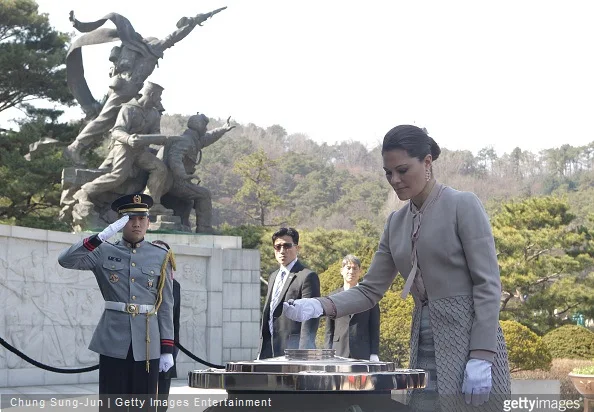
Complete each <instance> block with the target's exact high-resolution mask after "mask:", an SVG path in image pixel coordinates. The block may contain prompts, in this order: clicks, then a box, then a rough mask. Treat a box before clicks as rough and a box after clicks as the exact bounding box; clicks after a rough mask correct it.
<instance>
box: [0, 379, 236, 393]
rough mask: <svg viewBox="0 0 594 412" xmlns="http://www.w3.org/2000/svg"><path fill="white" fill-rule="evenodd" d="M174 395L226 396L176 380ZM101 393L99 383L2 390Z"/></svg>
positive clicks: (172, 389)
mask: <svg viewBox="0 0 594 412" xmlns="http://www.w3.org/2000/svg"><path fill="white" fill-rule="evenodd" d="M169 392H170V393H172V394H179V395H182V394H188V395H193V394H226V392H225V391H223V390H216V389H196V388H190V387H189V386H188V381H187V380H185V379H174V380H172V381H171V390H170V391H169ZM98 393H99V385H98V384H97V383H81V384H76V385H44V386H15V387H8V388H0V395H17V394H18V395H27V394H36V395H42V394H47V395H51V394H69V395H70V394H72V395H95V394H98Z"/></svg>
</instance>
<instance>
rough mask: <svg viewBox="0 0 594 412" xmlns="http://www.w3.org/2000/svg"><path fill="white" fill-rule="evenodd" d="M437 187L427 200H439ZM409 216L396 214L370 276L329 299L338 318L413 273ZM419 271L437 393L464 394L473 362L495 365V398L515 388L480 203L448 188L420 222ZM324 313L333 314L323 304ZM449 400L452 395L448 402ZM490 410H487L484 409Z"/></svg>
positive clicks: (413, 358)
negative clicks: (469, 364) (466, 371)
mask: <svg viewBox="0 0 594 412" xmlns="http://www.w3.org/2000/svg"><path fill="white" fill-rule="evenodd" d="M440 186H441V185H440V184H439V183H436V184H435V186H434V188H433V190H432V191H431V193H430V195H429V198H428V199H427V200H426V202H428V201H430V200H431V199H432V197H435V196H436V195H437V193H438V191H439V188H440ZM411 228H412V213H411V211H410V208H409V205H408V203H407V204H406V205H405V206H404V207H402V208H401V209H400V210H398V211H395V212H392V214H390V216H389V217H388V221H387V223H386V226H385V228H384V232H383V234H382V237H381V240H380V243H379V247H378V250H377V252H376V253H375V255H374V257H373V260H372V263H371V266H370V268H369V270H368V272H367V275H366V276H365V278H364V279H363V281H362V282H361V283H359V285H358V286H356V287H354V288H351V289H349V290H346V291H343V292H341V293H338V294H336V295H332V297H331V300H332V302H333V303H334V305H335V306H336V317H341V316H345V315H347V314H350V313H358V312H362V311H365V310H368V309H370V308H372V307H373V306H374V305H375V304H376V303H377V302H378V301H379V300H380V299H381V298H382V297H383V295H384V293H385V291H386V290H387V289H388V287H389V286H390V285H391V284H392V281H393V280H394V277H395V276H396V274H397V273H400V274H401V275H402V276H403V277H407V276H408V274H409V273H410V271H411V266H412V262H411V250H412V242H411ZM417 250H418V259H419V267H420V268H421V270H422V278H423V282H424V285H425V288H426V292H427V295H428V306H429V313H430V318H431V326H432V330H433V336H434V341H435V355H436V363H437V375H438V377H437V382H438V388H439V392H440V394H459V393H460V390H461V387H462V380H463V378H464V369H465V366H466V362H467V361H468V359H469V358H470V357H472V358H479V359H485V360H489V361H491V362H494V363H493V368H492V376H493V389H492V393H503V394H509V393H510V390H511V384H510V374H509V366H508V359H507V350H506V346H505V340H504V339H503V333H502V331H501V328H500V327H499V306H500V298H501V280H500V275H499V265H498V262H497V255H496V251H495V241H494V239H493V235H492V231H491V225H490V223H489V219H488V216H487V213H486V212H485V210H484V208H483V205H482V204H481V202H480V200H479V199H478V198H477V197H476V195H474V194H473V193H470V192H460V191H457V190H455V189H452V188H450V187H445V188H444V190H443V192H442V193H441V195H440V196H439V198H438V199H437V200H436V202H435V203H434V204H433V205H431V207H429V208H427V210H426V211H425V213H424V215H423V218H422V225H421V228H420V232H419V238H418V246H417ZM413 298H414V300H415V310H414V312H413V321H412V328H411V354H410V367H411V368H414V367H416V363H417V349H418V341H419V329H420V315H421V303H420V301H419V299H418V297H416V296H414V295H413ZM322 304H323V305H324V311H325V313H332V308H331V306H329V302H328V301H327V300H325V299H322ZM450 398H452V397H450ZM485 410H489V408H485Z"/></svg>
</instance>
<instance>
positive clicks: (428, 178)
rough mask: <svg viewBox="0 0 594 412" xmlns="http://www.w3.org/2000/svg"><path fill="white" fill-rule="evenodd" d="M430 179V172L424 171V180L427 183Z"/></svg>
mask: <svg viewBox="0 0 594 412" xmlns="http://www.w3.org/2000/svg"><path fill="white" fill-rule="evenodd" d="M430 179H431V171H430V170H429V169H427V170H425V180H427V181H429V180H430Z"/></svg>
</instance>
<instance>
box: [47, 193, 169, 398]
mask: <svg viewBox="0 0 594 412" xmlns="http://www.w3.org/2000/svg"><path fill="white" fill-rule="evenodd" d="M141 196H142V197H148V196H146V195H137V196H136V197H137V198H140V197H141ZM120 199H121V198H120ZM116 202H117V201H116ZM114 203H115V202H114ZM120 203H121V202H120ZM151 204H152V201H151ZM135 206H136V208H135V209H134V210H136V212H138V210H141V211H142V210H143V209H144V210H145V211H147V210H148V208H147V207H146V205H144V206H145V207H144V208H143V207H142V206H140V207H139V205H135ZM112 208H113V206H112ZM130 210H132V209H130ZM136 212H133V213H130V214H143V213H142V212H140V213H136ZM120 213H121V210H120ZM144 213H146V212H144ZM146 214H148V213H146ZM166 258H167V251H166V250H164V249H162V248H161V247H159V246H156V245H153V244H152V243H150V242H147V241H145V240H141V241H140V242H138V243H135V244H133V243H130V242H128V241H126V240H125V239H122V240H118V241H116V242H115V243H109V242H103V241H101V239H100V238H99V237H98V235H93V236H91V237H88V238H86V239H84V240H81V241H80V242H77V243H75V244H74V245H72V246H71V247H70V248H69V249H67V250H65V251H64V252H62V253H61V254H60V256H59V258H58V262H59V263H60V265H61V266H63V267H65V268H68V269H77V270H91V271H92V272H93V273H94V275H95V278H96V279H97V284H98V285H99V289H100V291H101V294H102V296H103V299H105V310H104V312H103V314H102V316H101V319H100V320H99V324H98V325H97V328H96V329H95V333H94V334H93V338H92V340H91V343H90V345H89V349H90V350H92V351H94V352H97V353H99V354H100V355H101V356H100V361H99V375H100V378H99V380H100V383H99V393H100V394H105V393H108V394H109V393H111V394H114V393H118V394H134V393H139V394H152V393H156V387H157V379H158V374H159V357H160V355H161V354H162V353H173V348H174V341H173V338H174V329H173V280H172V275H171V273H172V272H171V271H172V268H171V266H170V265H169V264H167V265H166V269H165V270H166V276H165V279H164V285H163V286H162V292H161V296H162V300H161V303H160V305H159V308H158V310H157V311H156V313H155V303H156V302H157V301H158V294H159V281H160V276H161V267H162V265H163V263H164V261H165V259H166ZM147 318H148V322H147ZM147 340H148V344H147ZM147 354H148V356H147ZM147 360H148V361H149V362H146V361H147ZM132 369H133V370H134V372H131V370H132ZM147 369H148V370H147ZM126 374H128V375H130V374H131V375H132V376H126ZM130 382H132V383H130ZM153 388H154V391H153Z"/></svg>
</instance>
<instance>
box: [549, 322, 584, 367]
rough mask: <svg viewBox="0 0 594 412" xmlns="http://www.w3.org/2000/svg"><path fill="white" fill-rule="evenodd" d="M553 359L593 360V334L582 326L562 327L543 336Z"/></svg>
mask: <svg viewBox="0 0 594 412" xmlns="http://www.w3.org/2000/svg"><path fill="white" fill-rule="evenodd" d="M542 339H543V342H544V343H545V344H546V345H547V347H548V348H549V351H550V352H551V355H553V357H554V358H565V359H587V360H590V359H592V358H594V332H592V331H590V330H589V329H587V328H584V327H583V326H578V325H564V326H561V327H559V328H557V329H553V330H552V331H550V332H549V333H547V334H546V335H544V336H543V338H542Z"/></svg>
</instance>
